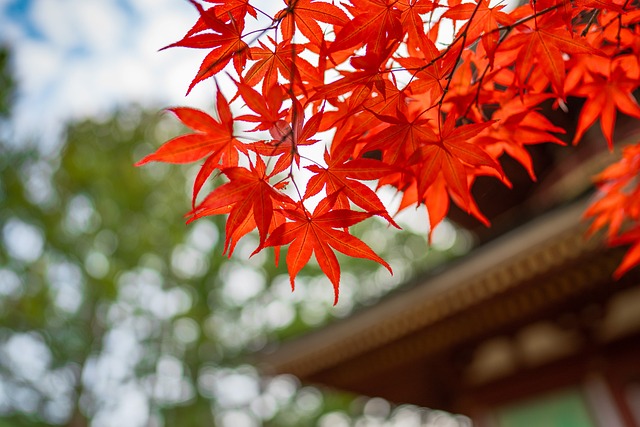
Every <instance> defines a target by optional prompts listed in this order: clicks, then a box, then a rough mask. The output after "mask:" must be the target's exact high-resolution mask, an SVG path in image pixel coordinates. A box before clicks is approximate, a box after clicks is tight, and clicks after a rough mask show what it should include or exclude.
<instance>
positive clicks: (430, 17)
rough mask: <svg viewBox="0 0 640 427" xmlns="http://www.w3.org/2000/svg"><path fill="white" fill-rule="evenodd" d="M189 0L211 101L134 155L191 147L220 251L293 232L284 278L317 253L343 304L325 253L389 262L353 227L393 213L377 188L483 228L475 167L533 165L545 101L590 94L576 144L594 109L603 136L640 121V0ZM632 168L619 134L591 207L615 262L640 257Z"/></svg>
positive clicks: (183, 43)
mask: <svg viewBox="0 0 640 427" xmlns="http://www.w3.org/2000/svg"><path fill="white" fill-rule="evenodd" d="M189 1H190V2H191V3H192V4H193V5H194V6H195V7H196V8H197V10H198V12H199V18H198V20H197V22H196V23H195V25H194V26H193V27H192V28H191V29H190V30H189V31H188V32H187V33H186V35H185V36H184V37H183V38H182V39H181V40H179V41H177V42H175V43H173V44H172V45H170V46H168V47H178V46H180V47H189V48H197V49H204V50H205V51H206V56H205V57H204V60H203V62H202V65H201V66H200V69H199V70H198V71H197V73H196V75H195V78H194V79H193V81H192V82H191V84H190V85H189V91H190V90H191V89H192V88H193V87H194V86H195V85H197V84H199V83H201V82H202V81H204V80H207V79H210V78H213V80H214V81H215V87H216V92H215V97H216V98H215V101H216V102H215V111H214V112H213V114H212V115H210V114H208V113H205V112H203V111H199V110H196V109H192V108H187V107H181V108H173V109H171V110H170V111H172V112H173V113H174V114H175V115H176V116H177V118H178V119H179V120H180V121H181V122H182V123H183V124H184V125H186V126H187V127H189V128H191V129H192V130H193V132H191V133H187V134H185V135H182V136H178V137H176V138H174V139H172V140H170V141H168V142H166V143H165V144H164V145H163V146H161V147H160V148H159V149H158V150H157V151H156V152H155V153H153V154H150V155H148V156H147V157H145V158H144V159H142V160H141V161H140V162H139V163H138V164H139V165H141V164H144V163H147V162H149V161H162V162H170V163H188V162H195V161H200V162H201V164H202V166H201V168H200V172H199V173H198V175H197V177H196V179H195V184H194V188H193V208H192V210H191V212H190V213H189V217H190V220H194V219H197V218H201V217H203V216H209V215H220V214H226V215H228V219H227V223H226V239H225V251H226V253H227V254H228V255H229V256H230V255H231V253H232V252H233V250H234V247H235V245H236V243H237V242H238V240H239V239H241V238H242V237H243V236H245V235H246V234H247V233H249V232H252V231H254V230H256V229H257V234H258V236H259V245H258V247H257V248H256V252H258V251H261V250H264V249H266V248H268V247H274V248H275V250H276V254H277V255H279V251H280V248H281V247H283V246H287V245H288V251H287V255H286V263H287V266H288V271H289V275H290V277H291V284H292V286H293V284H294V278H295V276H296V275H297V274H298V272H299V271H300V270H301V268H302V267H303V266H304V265H305V264H307V262H308V261H309V260H310V258H311V256H312V255H315V258H316V260H317V262H318V264H319V266H320V267H321V269H322V270H323V271H324V272H325V273H326V275H327V276H328V278H329V279H330V280H331V282H332V283H333V286H334V290H335V299H336V301H337V298H338V286H339V282H340V267H339V264H338V260H337V258H336V254H335V251H338V252H342V253H343V254H346V255H349V256H354V257H360V258H366V259H370V260H374V261H377V262H379V263H380V264H382V265H383V266H385V267H386V268H387V269H389V270H391V269H390V267H389V266H388V265H387V263H386V262H385V261H384V260H382V259H381V258H380V257H379V256H378V255H376V254H375V253H374V252H373V251H372V250H371V249H370V248H369V247H368V246H367V245H366V244H365V243H363V242H362V241H361V240H359V239H358V238H356V237H354V236H353V235H351V234H350V233H349V231H348V230H349V227H350V226H352V225H354V224H356V223H358V222H360V221H363V220H365V219H367V218H369V217H371V216H374V215H375V216H379V217H381V218H383V219H384V220H386V221H387V222H388V223H389V224H391V225H392V226H397V225H396V224H395V222H394V220H393V214H394V212H391V213H390V212H387V210H386V208H385V206H384V205H383V203H382V202H381V200H380V199H379V197H378V195H377V194H376V191H375V189H377V188H380V187H382V186H390V187H393V188H394V189H396V190H397V192H398V193H399V195H400V197H401V203H400V207H399V209H405V208H407V207H410V206H420V205H424V206H425V207H426V210H427V212H428V217H429V222H430V225H431V229H432V230H433V228H434V227H435V226H436V225H437V224H438V223H439V222H441V221H442V220H443V219H444V218H445V216H446V215H447V212H448V210H449V207H450V203H452V202H453V203H454V204H456V205H457V206H459V207H460V208H461V209H463V210H464V211H466V212H468V213H469V214H470V215H473V216H475V217H476V218H478V219H479V220H480V221H481V222H483V223H485V224H487V225H488V221H487V219H486V218H485V217H484V216H483V214H482V212H481V211H480V210H479V209H478V207H477V205H476V202H475V201H474V198H473V196H472V194H471V192H470V188H471V187H472V185H473V183H474V180H475V179H476V178H477V177H479V176H492V177H495V179H498V180H501V181H502V182H503V183H504V184H505V185H507V186H509V185H510V182H509V177H508V176H505V174H504V172H503V170H502V168H501V166H500V162H499V159H500V158H501V156H504V155H506V156H510V157H512V158H513V159H515V160H516V161H518V162H519V163H520V164H522V166H523V167H524V168H525V169H526V170H527V171H528V173H529V175H530V176H531V178H532V179H535V174H534V170H533V166H532V160H531V158H530V156H529V153H528V151H527V146H528V145H532V144H541V143H552V144H563V142H562V140H561V139H560V138H559V136H560V134H562V133H564V132H565V131H564V130H563V129H562V128H560V127H557V126H554V124H552V122H551V121H550V120H549V119H548V118H546V117H545V116H544V115H543V114H541V112H540V107H541V105H542V104H543V103H546V104H549V103H553V105H554V107H555V108H566V104H565V101H566V100H567V97H577V98H582V99H584V103H583V104H582V107H580V108H581V110H580V111H579V119H578V125H577V130H576V132H575V135H573V136H570V137H569V140H572V141H573V143H574V144H578V143H579V142H580V140H581V139H582V138H583V136H584V134H585V131H587V130H588V129H589V128H590V127H591V126H592V125H593V124H594V123H595V122H596V121H599V123H600V127H601V129H602V134H603V135H604V140H606V142H607V144H608V145H609V147H613V144H614V141H613V130H614V127H615V121H616V116H617V115H618V114H621V113H622V114H625V115H628V116H632V117H635V118H640V107H639V106H638V103H637V101H636V99H635V98H634V95H633V92H634V91H636V90H637V89H638V87H639V86H640V59H639V58H640V25H639V23H640V8H639V3H638V1H637V0H612V1H610V0H571V1H570V0H532V1H531V2H530V3H526V4H522V5H520V6H519V7H515V8H512V9H511V10H507V7H506V6H505V4H503V3H495V2H489V1H487V0H477V1H472V0H449V1H448V2H446V1H443V2H442V3H439V2H438V0H436V1H432V0H350V1H347V0H342V1H337V0H334V1H328V0H327V1H322V0H284V4H282V9H281V10H280V11H279V12H277V13H276V14H275V15H274V16H270V15H268V14H267V13H266V12H265V11H263V10H261V9H260V3H263V4H264V2H258V1H250V0H203V1H202V3H198V2H196V1H194V0H189ZM258 22H263V23H264V22H266V25H263V26H261V27H260V28H259V29H257V30H256V29H255V25H256V23H258ZM249 24H251V25H249ZM250 27H252V28H254V29H249V28H250ZM452 28H453V29H452ZM221 85H224V86H223V89H224V88H225V87H226V89H228V88H229V86H230V85H232V86H233V90H232V91H228V90H227V92H228V93H233V94H234V95H233V96H232V97H229V98H227V97H225V96H224V95H223V94H222V91H221V90H220V86H221ZM232 107H233V108H232ZM318 147H320V149H319V150H318ZM314 149H315V152H320V153H324V154H321V156H317V155H316V156H313V157H311V156H310V155H309V154H305V153H313V152H314ZM301 169H302V170H303V171H306V175H307V177H308V178H305V179H304V180H302V178H300V177H301V176H302V175H301V174H300V173H299V172H300V170H301ZM639 171H640V151H639V149H638V147H637V146H633V147H629V148H627V149H625V151H624V157H623V159H622V160H621V161H620V162H619V163H617V164H614V165H613V166H611V167H610V168H609V169H607V170H606V171H605V172H603V174H602V175H601V177H600V178H601V180H600V182H601V184H600V189H601V190H602V197H601V198H600V199H599V200H597V201H596V202H595V203H594V204H593V206H592V207H591V209H590V210H589V211H588V212H587V214H588V215H590V216H593V217H595V222H594V223H593V229H594V230H595V229H598V228H602V227H606V226H608V227H609V235H610V238H611V242H612V243H613V244H615V243H619V242H622V243H631V244H632V249H631V250H630V251H629V253H628V255H627V257H626V259H625V260H624V261H623V263H622V265H621V266H620V268H619V269H618V271H617V273H616V274H618V275H620V274H623V273H624V272H625V271H627V270H628V269H629V268H631V267H632V266H634V265H636V264H639V263H640V226H639V225H638V224H640V190H639V186H638V172H639ZM217 176H223V177H225V178H226V183H223V184H221V185H219V186H217V187H216V188H214V189H213V191H211V192H210V193H209V194H208V195H206V196H205V197H201V198H198V194H199V192H200V190H201V189H202V187H203V184H205V182H207V181H208V180H210V179H212V178H214V177H217ZM200 199H201V200H200ZM628 221H631V222H632V223H635V225H632V226H631V227H630V228H629V227H628V226H627V222H628Z"/></svg>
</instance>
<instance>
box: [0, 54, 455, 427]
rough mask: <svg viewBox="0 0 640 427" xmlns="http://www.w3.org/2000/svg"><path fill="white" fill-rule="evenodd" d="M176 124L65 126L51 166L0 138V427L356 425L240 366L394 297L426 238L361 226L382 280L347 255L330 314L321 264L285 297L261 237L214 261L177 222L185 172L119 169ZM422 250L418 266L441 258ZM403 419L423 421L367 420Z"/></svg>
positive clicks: (207, 239) (134, 113) (137, 112)
mask: <svg viewBox="0 0 640 427" xmlns="http://www.w3.org/2000/svg"><path fill="white" fill-rule="evenodd" d="M7 58H8V56H7V54H6V52H2V53H0V61H1V63H0V65H1V67H0V69H1V70H2V72H1V75H2V76H1V77H0V82H2V86H1V88H2V89H1V90H0V97H1V98H2V99H0V106H4V105H6V106H7V109H6V115H9V112H10V109H9V106H10V105H11V102H10V100H11V99H12V95H11V94H12V87H13V86H12V83H11V82H12V79H11V78H10V73H9V72H8V66H7ZM3 114H4V112H3ZM174 126H176V125H175V122H174V121H172V120H169V121H167V120H166V119H165V118H164V117H160V116H158V115H155V114H149V113H146V112H144V111H142V110H141V109H139V108H134V107H132V108H129V109H126V110H123V111H120V112H118V113H115V114H114V115H113V116H112V117H108V118H105V119H103V120H86V121H83V122H79V123H73V124H70V125H69V126H68V127H67V130H66V134H65V137H64V139H65V142H64V144H63V146H62V150H61V152H60V153H59V155H56V156H53V157H46V156H44V155H43V154H41V153H40V152H38V150H37V148H31V149H29V150H19V149H16V148H10V147H15V144H11V146H10V145H9V144H6V142H3V141H0V205H1V206H2V209H0V427H9V426H11V427H22V426H25V427H26V426H30V427H31V426H32V427H36V426H45V425H46V426H49V425H67V426H70V427H81V426H88V425H91V426H93V427H103V426H105V427H106V426H118V427H127V426H132V427H134V426H186V427H189V426H210V425H219V426H233V427H242V426H258V425H267V426H274V427H275V426H305V425H325V426H329V425H330V426H335V425H345V424H344V423H350V422H351V421H352V420H355V419H357V418H358V417H362V416H363V415H362V411H363V408H364V409H366V404H365V403H366V399H365V400H363V398H356V399H355V400H354V397H353V396H346V395H341V394H335V393H334V394H329V393H326V392H321V391H319V390H317V389H314V388H311V387H301V385H300V384H299V383H298V382H297V380H296V379H295V378H293V377H289V376H281V377H276V378H262V377H260V376H259V374H258V372H257V371H256V369H255V368H254V367H252V366H251V365H249V364H247V363H246V361H245V358H244V356H245V355H246V354H247V353H249V352H252V351H255V350H258V349H260V348H262V347H263V346H264V345H265V344H266V343H267V342H270V341H277V340H278V339H282V338H284V337H287V336H290V335H293V334H297V333H300V332H302V331H305V330H308V329H309V328H310V327H312V326H315V325H318V324H321V323H323V322H327V321H330V320H331V319H332V318H334V317H339V316H344V315H346V314H348V313H349V312H350V311H351V310H353V309H355V308H357V307H358V306H359V305H362V304H368V303H370V302H372V301H374V300H375V299H377V298H379V297H380V296H381V295H383V294H384V293H386V292H388V291H389V290H391V289H393V287H394V286H396V285H398V284H400V283H401V282H402V281H403V280H404V279H406V278H407V277H408V275H410V274H412V273H413V272H414V271H415V269H416V266H419V265H424V259H425V254H426V253H427V247H426V242H425V239H424V237H422V236H417V235H415V234H412V233H410V232H404V233H397V234H394V235H393V236H389V237H385V236H387V235H388V234H389V233H384V232H383V228H384V227H385V225H384V224H382V223H381V222H380V223H375V222H374V223H372V224H370V225H368V226H367V227H366V229H365V228H362V229H360V230H359V231H361V232H362V233H363V234H367V233H368V234H369V238H371V240H375V241H376V242H377V243H376V244H377V245H378V246H379V247H378V248H375V249H376V250H380V251H381V252H382V253H383V254H384V255H385V256H386V257H387V259H389V260H390V262H391V263H393V264H394V270H395V271H396V276H395V281H394V282H390V281H389V279H388V276H387V275H386V274H380V271H379V270H380V268H382V267H380V266H377V265H375V264H374V263H360V262H358V261H357V260H354V259H351V260H345V263H344V266H345V269H344V270H345V273H344V277H343V295H342V297H341V300H340V304H339V305H338V306H337V307H335V308H334V307H332V303H333V301H332V297H331V292H330V291H328V290H329V289H331V284H330V283H329V282H328V280H327V279H326V277H324V275H322V274H321V272H320V270H319V268H318V267H317V265H316V266H315V267H314V266H310V268H309V269H307V270H306V271H305V272H304V273H303V274H302V275H301V276H300V278H299V280H298V286H299V289H298V290H297V291H296V293H294V294H291V292H290V289H289V279H288V276H287V273H286V271H285V269H282V268H281V269H277V268H275V267H274V266H273V260H272V259H269V256H270V255H269V254H266V253H261V254H259V255H258V256H255V257H253V258H250V259H249V257H248V254H250V253H251V252H252V251H253V249H254V248H255V246H256V245H257V242H258V240H257V236H255V235H250V236H247V238H245V239H243V240H242V241H241V242H240V243H239V245H238V249H237V250H238V251H240V252H244V253H245V254H246V255H247V256H240V257H237V258H236V259H234V260H227V259H226V258H225V257H223V256H222V255H221V252H222V245H221V244H220V241H221V240H222V238H223V235H222V233H223V222H221V221H218V218H214V220H209V219H202V220H199V221H197V222H196V223H194V224H191V225H189V226H185V225H183V224H181V223H180V221H176V218H179V217H180V216H181V215H182V214H183V213H184V211H185V210H186V209H187V208H188V206H189V204H190V200H189V196H188V195H189V193H190V191H189V190H190V189H189V188H188V185H189V183H190V182H192V178H188V177H187V175H189V174H187V175H185V174H184V173H183V172H182V171H181V169H182V168H180V167H171V166H168V165H156V166H155V167H154V168H144V169H140V168H134V167H133V166H132V165H133V163H134V161H135V160H137V159H139V158H140V157H141V156H142V154H143V153H146V152H149V151H150V150H151V149H152V147H153V146H157V145H158V144H159V142H160V141H163V140H165V139H167V137H168V136H169V135H172V134H175V133H176V131H177V129H174ZM0 138H1V137H0ZM106 160H108V161H106ZM190 173H191V175H193V173H195V170H193V171H191V172H190ZM385 239H386V240H385ZM431 252H432V254H431V255H432V256H430V258H429V259H430V262H437V260H438V259H439V257H440V258H442V257H448V256H451V254H452V252H451V251H437V250H433V251H431ZM454 252H455V247H454ZM407 255H410V258H411V259H413V262H414V264H413V265H409V264H406V261H405V259H406V258H407ZM245 259H247V260H246V261H243V260H245ZM239 260H240V261H239ZM358 281H366V282H368V283H370V285H369V286H367V287H366V288H365V287H358V286H355V285H356V283H357V282H358ZM378 400H380V399H378ZM354 402H355V403H354ZM378 403H380V402H378ZM383 406H384V405H383ZM407 411H409V412H411V411H413V412H411V413H413V414H414V415H415V414H418V415H419V414H420V412H419V411H418V410H414V409H411V408H406V407H401V408H397V410H395V412H394V411H391V410H388V411H387V412H386V413H384V411H383V414H382V415H381V416H379V418H380V417H382V418H380V420H382V419H383V418H384V419H387V418H388V419H393V417H400V416H402V417H405V418H406V416H407V415H406V414H407ZM394 414H395V415H394ZM398 414H400V415H398ZM418 415H416V416H418ZM381 422H382V421H381ZM336 423H337V424H336ZM340 423H342V424H340ZM418 425H419V424H418Z"/></svg>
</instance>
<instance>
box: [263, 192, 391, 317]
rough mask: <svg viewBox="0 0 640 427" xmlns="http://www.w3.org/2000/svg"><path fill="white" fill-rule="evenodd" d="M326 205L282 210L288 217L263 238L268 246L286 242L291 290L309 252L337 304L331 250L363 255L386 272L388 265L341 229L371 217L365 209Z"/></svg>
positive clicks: (336, 273)
mask: <svg viewBox="0 0 640 427" xmlns="http://www.w3.org/2000/svg"><path fill="white" fill-rule="evenodd" d="M327 207H328V204H326V203H324V204H319V205H318V207H316V209H315V211H314V212H313V214H309V212H307V210H306V209H304V208H303V207H300V208H299V209H295V210H294V209H284V210H283V211H282V212H283V214H284V215H285V216H286V217H287V218H289V219H290V220H291V222H286V223H284V224H282V225H280V226H279V227H278V228H276V229H275V230H273V232H272V233H271V235H270V236H269V238H268V239H267V241H266V242H265V243H264V246H265V247H268V246H283V245H287V244H290V245H289V250H288V251H287V268H288V270H289V278H290V281H291V289H294V287H295V277H296V276H297V275H298V273H299V272H300V270H301V269H302V267H304V266H305V265H306V264H307V262H308V261H309V259H310V258H311V255H312V254H315V257H316V260H317V261H318V265H320V268H321V269H322V271H323V272H324V273H325V274H326V275H327V277H328V278H329V280H330V281H331V283H332V284H333V290H334V302H333V303H334V305H335V304H337V303H338V296H339V293H340V265H339V264H338V259H337V258H336V255H335V254H334V252H333V250H334V249H335V250H337V251H339V252H342V253H343V254H345V255H349V256H352V257H356V258H366V259H370V260H373V261H376V262H378V263H380V264H382V265H383V266H384V267H385V268H386V269H387V270H389V272H392V271H391V267H390V266H389V264H387V263H386V262H385V260H383V259H382V258H380V257H379V256H378V255H376V253H375V252H373V251H372V250H371V248H369V246H367V245H366V244H365V243H364V242H363V241H361V240H360V239H358V238H357V237H354V236H353V235H351V234H349V233H347V232H345V231H341V230H339V229H344V228H346V227H350V226H352V225H354V224H357V223H359V222H361V221H363V220H364V219H366V218H368V217H370V216H371V213H368V212H356V211H352V210H347V209H336V210H331V211H328V210H327Z"/></svg>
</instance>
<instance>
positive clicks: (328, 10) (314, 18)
mask: <svg viewBox="0 0 640 427" xmlns="http://www.w3.org/2000/svg"><path fill="white" fill-rule="evenodd" d="M284 2H285V3H286V5H287V8H286V9H283V10H281V11H280V12H278V13H277V14H276V16H275V19H276V20H281V22H280V29H281V31H282V38H283V40H284V41H285V42H289V41H290V40H291V39H292V38H293V34H294V32H295V29H296V28H297V29H298V30H299V31H300V32H301V33H302V34H303V35H304V36H305V37H306V38H307V39H309V41H310V42H311V43H312V44H313V45H315V46H318V47H319V46H321V45H322V44H323V42H324V33H323V31H322V29H321V28H320V25H318V22H325V23H327V24H331V25H333V26H334V27H337V28H339V27H342V26H343V25H345V24H346V23H347V22H349V18H348V17H347V14H346V13H344V11H343V10H342V9H340V8H339V7H337V6H335V5H333V4H331V3H325V2H323V1H314V0H284Z"/></svg>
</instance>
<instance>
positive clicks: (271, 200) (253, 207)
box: [190, 157, 294, 255]
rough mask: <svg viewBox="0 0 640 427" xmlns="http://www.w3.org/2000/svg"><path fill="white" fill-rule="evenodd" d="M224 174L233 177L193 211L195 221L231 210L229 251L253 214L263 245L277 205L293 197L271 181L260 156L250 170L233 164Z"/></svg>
mask: <svg viewBox="0 0 640 427" xmlns="http://www.w3.org/2000/svg"><path fill="white" fill-rule="evenodd" d="M222 173H223V174H224V175H226V176H227V178H229V182H228V183H226V184H223V185H221V186H220V187H218V188H216V189H215V190H213V191H212V192H211V193H210V194H209V195H208V196H207V197H206V198H205V199H204V200H203V201H202V203H200V204H199V205H198V206H197V207H196V208H195V209H194V210H193V211H192V212H191V214H190V216H191V220H194V219H197V218H201V217H203V216H209V215H219V214H222V213H227V212H228V213H229V218H228V219H227V225H226V239H225V244H224V246H225V251H226V250H227V248H228V247H229V243H230V241H231V238H232V236H233V235H234V233H235V232H236V231H237V230H238V229H243V227H246V225H247V223H248V219H247V218H249V217H253V223H252V224H254V227H257V228H258V234H259V236H260V244H262V243H264V241H265V239H266V237H267V233H268V231H269V228H270V226H271V224H272V218H273V210H274V209H273V207H274V205H276V206H280V205H282V204H289V205H293V204H294V202H293V200H291V198H289V196H287V195H286V194H284V193H282V192H280V191H278V190H277V189H275V188H274V187H273V186H272V185H270V184H269V178H270V177H271V176H270V175H267V173H266V166H265V163H264V162H263V161H262V158H260V157H258V159H257V162H256V165H255V166H253V165H250V169H246V168H243V167H230V168H224V169H222ZM251 229H253V228H251ZM251 229H250V230H249V231H251ZM244 234H246V232H244V233H243V235H244ZM229 255H231V253H229Z"/></svg>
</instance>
